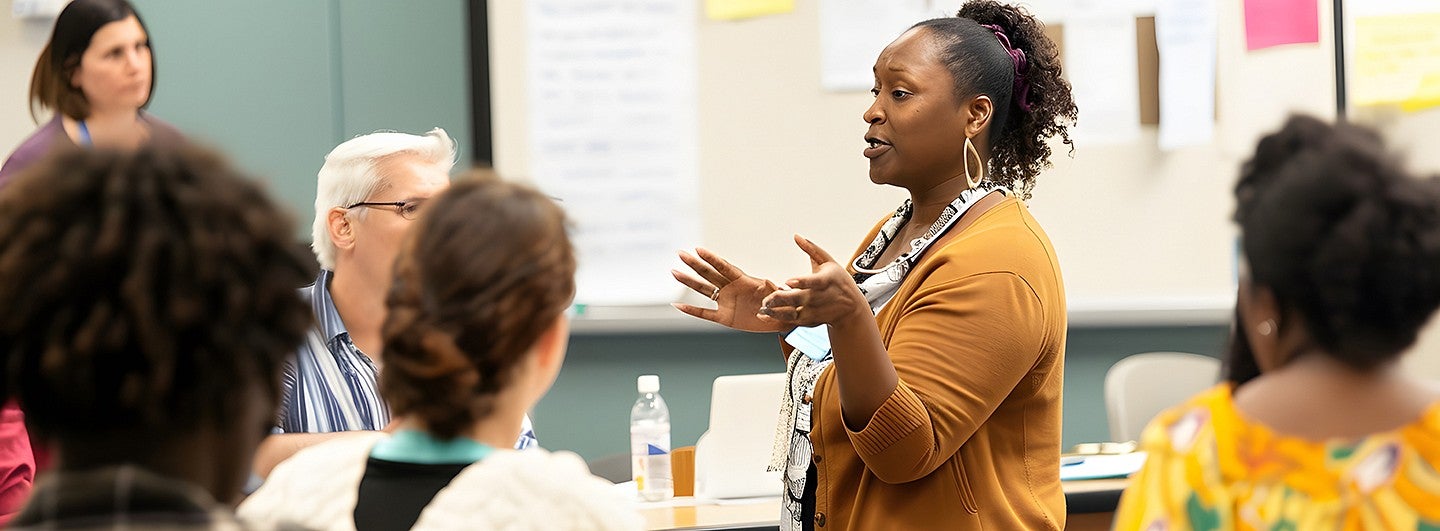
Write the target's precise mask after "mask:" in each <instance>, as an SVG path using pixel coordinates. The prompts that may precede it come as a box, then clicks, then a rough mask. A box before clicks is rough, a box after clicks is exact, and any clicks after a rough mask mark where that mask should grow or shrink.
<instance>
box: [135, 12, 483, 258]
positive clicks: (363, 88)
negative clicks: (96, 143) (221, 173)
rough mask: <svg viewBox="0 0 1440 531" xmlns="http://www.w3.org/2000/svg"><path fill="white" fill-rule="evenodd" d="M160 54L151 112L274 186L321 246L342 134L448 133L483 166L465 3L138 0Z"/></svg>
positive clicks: (466, 157) (464, 156)
mask: <svg viewBox="0 0 1440 531" xmlns="http://www.w3.org/2000/svg"><path fill="white" fill-rule="evenodd" d="M134 4H135V6H136V8H137V9H139V11H140V13H141V15H142V16H143V17H144V18H145V23H146V25H147V26H148V27H149V30H150V38H151V42H152V45H153V47H154V50H155V61H156V69H157V72H156V89H155V97H154V98H153V100H152V101H151V105H150V112H152V113H154V114H155V115H156V116H159V117H161V118H163V119H165V120H168V121H170V122H172V123H174V124H175V125H176V126H178V127H179V128H180V129H181V130H182V131H185V132H186V134H188V135H190V136H191V137H192V138H193V139H196V140H199V141H200V142H203V143H206V144H211V145H215V146H222V147H223V148H224V150H225V152H226V153H228V154H229V155H230V156H231V157H232V158H233V159H234V160H235V161H236V162H237V163H239V165H240V166H241V167H243V168H245V169H247V170H248V171H250V172H252V173H254V174H256V175H257V176H258V177H261V178H263V179H265V180H266V181H267V182H269V184H270V187H271V189H272V191H273V192H275V194H276V195H277V196H279V197H280V198H281V199H282V200H283V201H284V203H285V204H286V205H287V206H288V207H290V209H291V210H292V211H293V212H294V214H295V216H296V218H297V220H298V221H299V223H298V225H299V226H298V228H297V233H298V234H301V235H303V237H304V238H305V240H306V241H308V240H309V234H310V231H309V226H310V220H311V219H312V218H313V216H314V214H313V212H314V201H315V173H316V172H317V171H318V170H319V169H320V165H321V164H322V163H323V162H324V156H325V154H326V153H328V152H330V150H331V149H333V148H334V147H335V146H336V145H337V144H339V143H340V142H342V141H344V140H346V139H349V138H352V137H354V136H356V135H360V134H364V133H369V132H373V131H376V130H380V129H388V130H396V131H404V132H411V133H419V132H424V131H428V130H429V129H430V128H432V127H437V126H438V127H443V128H445V130H446V131H447V132H449V133H450V135H451V136H452V137H454V138H455V139H456V141H457V142H458V147H459V149H460V152H461V153H460V159H461V162H460V165H461V166H462V167H463V166H468V165H469V161H470V159H471V158H470V153H469V151H470V142H471V138H470V137H471V129H470V112H469V109H470V101H469V98H470V96H469V94H470V85H469V73H468V68H469V59H468V51H469V38H468V34H467V32H466V31H467V30H466V21H467V17H466V7H465V6H466V4H467V1H466V0H424V1H422V2H393V1H384V0H344V1H341V0H203V1H202V0H196V1H188V0H187V1H183V2H180V1H175V0H135V1H134Z"/></svg>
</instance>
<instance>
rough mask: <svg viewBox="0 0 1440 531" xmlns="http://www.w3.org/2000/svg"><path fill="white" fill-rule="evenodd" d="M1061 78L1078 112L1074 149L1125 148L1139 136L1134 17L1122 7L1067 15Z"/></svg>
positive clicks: (1138, 89)
mask: <svg viewBox="0 0 1440 531" xmlns="http://www.w3.org/2000/svg"><path fill="white" fill-rule="evenodd" d="M1064 38H1065V44H1064V50H1065V52H1064V53H1065V57H1064V58H1063V59H1062V60H1063V61H1064V64H1065V75H1066V76H1067V77H1069V78H1070V86H1071V94H1072V95H1073V96H1074V98H1075V106H1076V107H1077V108H1078V109H1079V111H1080V116H1079V120H1078V121H1077V123H1076V125H1075V128H1074V129H1072V130H1071V136H1072V137H1073V138H1074V139H1075V142H1076V143H1077V144H1081V145H1084V144H1091V145H1098V144H1125V143H1130V142H1134V141H1136V140H1137V139H1139V137H1140V103H1139V102H1140V74H1139V66H1138V62H1139V59H1138V57H1137V55H1136V43H1135V40H1136V37H1135V15H1134V13H1133V12H1132V11H1131V10H1130V9H1129V8H1128V7H1127V8H1124V9H1121V8H1119V7H1112V8H1104V7H1097V8H1095V9H1087V10H1082V11H1075V12H1071V13H1070V14H1069V15H1068V16H1067V17H1066V19H1065V37H1064Z"/></svg>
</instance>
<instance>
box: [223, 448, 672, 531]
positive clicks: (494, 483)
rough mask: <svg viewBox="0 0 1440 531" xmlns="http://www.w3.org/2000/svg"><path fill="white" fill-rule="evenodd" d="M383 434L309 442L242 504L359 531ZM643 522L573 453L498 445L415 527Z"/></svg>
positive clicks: (606, 527)
mask: <svg viewBox="0 0 1440 531" xmlns="http://www.w3.org/2000/svg"><path fill="white" fill-rule="evenodd" d="M386 436H387V435H384V434H374V435H370V436H361V435H357V436H356V437H346V438H343V439H340V440H336V441H331V442H327V443H325V444H320V445H316V446H312V447H310V448H306V449H305V450H302V451H301V452H299V453H297V454H295V456H294V457H291V458H290V459H288V460H286V461H285V462H283V463H281V464H280V466H278V467H276V468H275V470H274V471H273V472H272V473H271V474H270V477H269V479H267V480H266V481H265V484H264V485H262V486H261V487H260V490H258V491H256V492H255V494H254V495H252V496H250V497H249V498H248V499H246V500H245V503H242V504H241V505H240V509H239V511H238V514H239V516H240V518H241V520H244V521H246V522H247V523H249V524H251V525H254V526H256V527H259V528H262V529H269V528H273V527H276V526H279V525H299V526H303V527H306V528H310V529H327V530H336V531H340V530H344V531H353V530H354V529H355V520H354V515H355V503H356V498H357V496H358V494H359V491H360V478H361V477H362V476H363V475H364V474H365V463H366V460H367V459H369V456H370V449H371V448H372V447H374V446H375V443H376V442H377V441H378V440H380V438H382V437H386ZM643 523H644V521H643V520H642V519H641V518H640V516H639V514H638V513H636V511H635V504H634V503H633V502H631V501H628V500H625V499H624V498H623V497H622V496H621V495H620V493H619V491H617V490H616V489H615V487H614V485H611V484H610V483H609V482H608V481H605V480H603V479H600V478H597V477H595V476H592V475H590V472H589V470H588V469H587V468H586V467H585V462H584V461H581V460H580V457H579V456H577V455H575V454H573V453H570V452H559V453H551V452H547V451H545V450H540V449H533V450H524V451H515V450H497V451H495V452H494V453H491V454H490V455H489V456H487V457H485V459H483V460H481V461H480V462H478V463H475V464H473V465H470V466H469V467H466V468H465V469H464V470H462V471H461V472H460V474H459V475H457V476H455V479H454V480H452V481H451V482H450V484H449V485H448V486H446V487H445V488H443V489H441V490H440V492H439V493H437V494H436V495H435V498H434V499H433V500H431V501H430V504H429V505H427V506H426V507H425V510H424V511H422V512H421V513H420V519H419V520H418V521H416V522H415V527H414V528H413V529H420V530H429V529H475V530H483V529H503V530H506V531H523V530H537V531H538V530H542V529H543V530H581V529H584V530H598V531H612V530H613V531H631V530H638V529H641V528H642V526H643Z"/></svg>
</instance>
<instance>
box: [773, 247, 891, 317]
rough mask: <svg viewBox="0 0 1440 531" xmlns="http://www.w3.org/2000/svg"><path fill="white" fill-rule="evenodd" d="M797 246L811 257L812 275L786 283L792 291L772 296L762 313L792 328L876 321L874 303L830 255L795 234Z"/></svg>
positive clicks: (775, 293)
mask: <svg viewBox="0 0 1440 531" xmlns="http://www.w3.org/2000/svg"><path fill="white" fill-rule="evenodd" d="M795 245H798V246H800V249H801V250H803V251H805V254H807V255H810V274H809V275H805V276H800V277H795V278H792V279H790V280H787V281H785V285H786V286H787V287H789V288H791V289H784V290H779V291H776V292H774V293H771V294H770V295H769V296H768V297H765V300H763V301H761V303H760V313H761V314H762V315H766V316H769V317H770V318H772V319H774V320H776V321H779V322H781V323H784V324H786V325H788V326H815V325H819V324H832V325H833V324H840V323H842V322H844V321H847V320H850V319H859V320H861V322H873V319H874V314H872V313H871V312H870V303H869V302H866V300H865V295H863V294H861V293H860V288H859V287H857V286H856V285H855V281H854V279H852V278H850V274H849V273H846V272H845V268H844V267H843V266H841V265H840V264H839V263H838V262H836V261H835V259H834V258H832V257H831V256H830V253H827V252H825V250H824V249H821V248H820V246H818V245H815V242H812V241H810V240H807V239H805V238H802V237H800V235H798V234H797V235H795Z"/></svg>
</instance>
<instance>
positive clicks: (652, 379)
mask: <svg viewBox="0 0 1440 531" xmlns="http://www.w3.org/2000/svg"><path fill="white" fill-rule="evenodd" d="M635 387H637V388H639V389H640V392H642V393H658V392H660V377H659V376H657V375H654V374H645V375H642V376H640V378H638V379H636V380H635Z"/></svg>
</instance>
